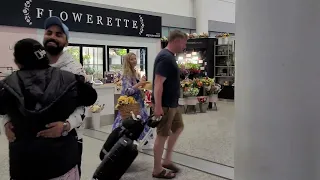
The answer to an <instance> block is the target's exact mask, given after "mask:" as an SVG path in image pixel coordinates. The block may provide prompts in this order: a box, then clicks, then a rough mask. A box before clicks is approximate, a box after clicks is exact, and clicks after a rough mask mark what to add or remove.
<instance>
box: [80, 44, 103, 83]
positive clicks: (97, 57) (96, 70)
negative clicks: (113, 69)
mask: <svg viewBox="0 0 320 180" xmlns="http://www.w3.org/2000/svg"><path fill="white" fill-rule="evenodd" d="M82 57H83V68H84V69H85V71H86V73H87V74H88V75H93V78H95V79H102V78H103V48H101V47H83V49H82Z"/></svg>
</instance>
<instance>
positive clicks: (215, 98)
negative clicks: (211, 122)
mask: <svg viewBox="0 0 320 180" xmlns="http://www.w3.org/2000/svg"><path fill="white" fill-rule="evenodd" d="M209 102H210V103H212V108H210V110H212V111H217V110H218V107H217V102H218V94H212V95H211V96H209Z"/></svg>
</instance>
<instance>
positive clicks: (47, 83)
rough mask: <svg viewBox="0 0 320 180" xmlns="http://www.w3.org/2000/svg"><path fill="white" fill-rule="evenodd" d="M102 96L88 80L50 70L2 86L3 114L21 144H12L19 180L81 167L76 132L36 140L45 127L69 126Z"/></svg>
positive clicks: (13, 170)
mask: <svg viewBox="0 0 320 180" xmlns="http://www.w3.org/2000/svg"><path fill="white" fill-rule="evenodd" d="M96 99H97V93H96V91H95V90H94V89H93V88H92V86H90V85H87V84H85V83H84V78H83V77H81V76H78V75H74V74H72V73H70V72H66V71H62V70H59V69H57V68H53V67H50V68H48V69H43V70H20V71H17V72H14V73H13V74H12V75H10V76H9V77H7V78H6V79H5V80H3V81H1V82H0V114H8V116H9V117H10V120H11V122H12V124H13V126H14V129H13V131H14V133H15V135H16V140H15V141H14V142H12V143H10V144H9V157H10V175H11V178H13V179H15V180H27V179H34V180H47V179H51V178H55V177H59V176H61V175H63V174H65V173H67V172H68V171H69V170H70V169H72V168H73V167H75V166H76V165H77V163H78V162H79V155H78V146H77V139H76V132H75V130H72V131H71V132H70V133H69V134H68V135H67V136H65V137H60V138H52V139H50V138H37V137H36V135H37V133H38V132H39V131H41V130H44V129H46V127H45V125H46V124H49V123H52V122H57V121H65V120H67V119H68V117H69V116H70V115H71V114H72V113H73V111H74V110H75V109H76V108H77V107H78V106H89V105H92V104H94V103H95V101H96Z"/></svg>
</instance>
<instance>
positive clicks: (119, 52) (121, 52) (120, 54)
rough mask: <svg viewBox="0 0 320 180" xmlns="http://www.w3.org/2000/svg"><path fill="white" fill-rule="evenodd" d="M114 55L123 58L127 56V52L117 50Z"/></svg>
mask: <svg viewBox="0 0 320 180" xmlns="http://www.w3.org/2000/svg"><path fill="white" fill-rule="evenodd" d="M116 54H117V55H118V56H124V55H126V54H127V50H126V49H118V50H117V51H116Z"/></svg>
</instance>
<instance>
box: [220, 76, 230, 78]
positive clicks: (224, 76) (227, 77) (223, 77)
mask: <svg viewBox="0 0 320 180" xmlns="http://www.w3.org/2000/svg"><path fill="white" fill-rule="evenodd" d="M215 77H216V78H234V76H215Z"/></svg>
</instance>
